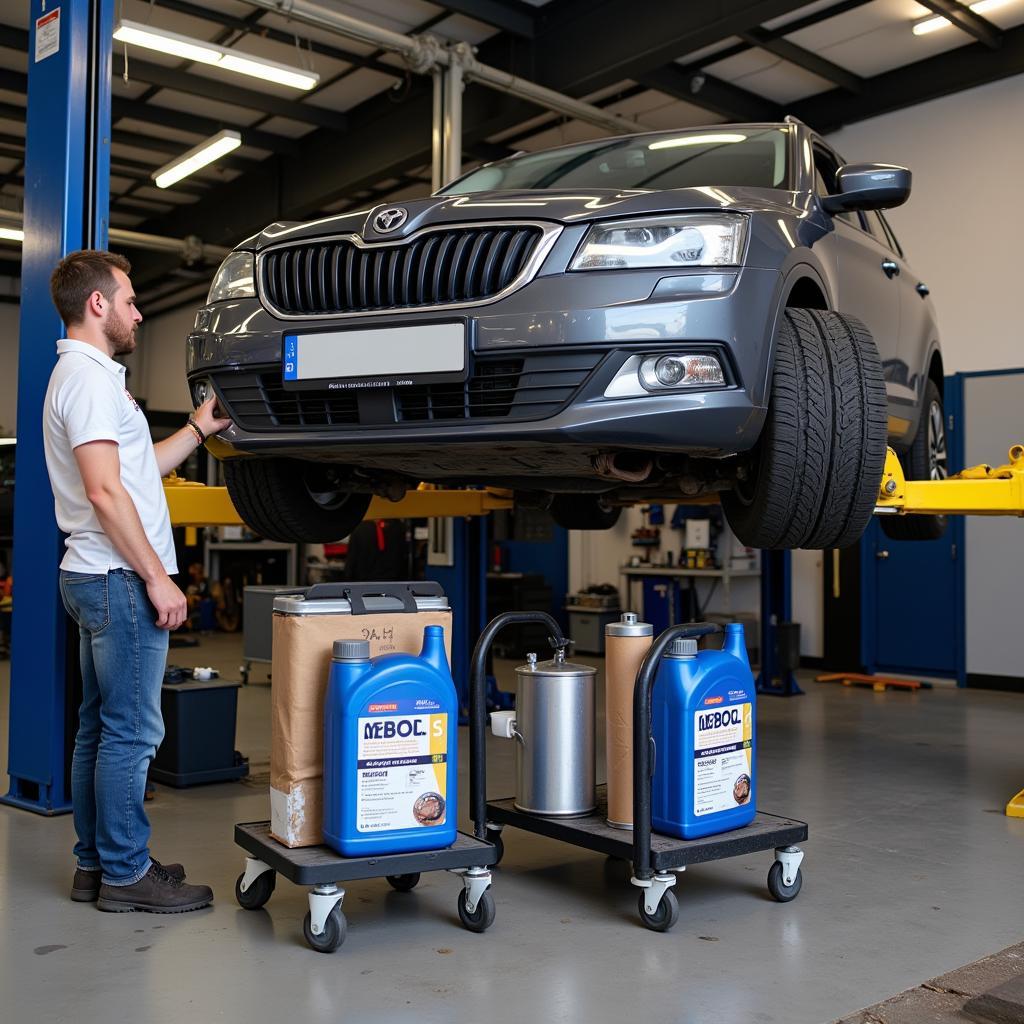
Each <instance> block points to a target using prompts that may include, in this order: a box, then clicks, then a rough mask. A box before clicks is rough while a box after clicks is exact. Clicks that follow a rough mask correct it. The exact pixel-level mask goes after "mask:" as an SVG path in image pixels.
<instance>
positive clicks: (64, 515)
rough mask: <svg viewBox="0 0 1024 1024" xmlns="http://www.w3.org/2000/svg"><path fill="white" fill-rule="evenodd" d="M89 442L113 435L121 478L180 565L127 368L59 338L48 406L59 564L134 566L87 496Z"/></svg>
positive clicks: (92, 569)
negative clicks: (82, 462)
mask: <svg viewBox="0 0 1024 1024" xmlns="http://www.w3.org/2000/svg"><path fill="white" fill-rule="evenodd" d="M89 441H114V442H116V444H117V446H118V456H119V458H120V460H121V482H122V483H123V484H124V486H125V490H127V491H128V493H129V495H131V499H132V501H133V502H134V503H135V507H136V509H138V513H139V519H140V520H142V528H143V529H144V530H145V531H146V536H147V537H148V538H149V543H150V544H152V545H153V550H154V551H155V552H156V554H157V557H158V558H159V559H160V561H161V562H162V563H163V567H164V569H166V570H167V573H168V574H169V575H170V574H173V573H176V572H177V571H178V565H177V562H176V560H175V557H174V538H173V536H172V534H171V517H170V515H169V514H168V512H167V499H166V498H165V497H164V488H163V484H162V483H161V481H160V470H159V468H158V467H157V464H156V453H155V452H154V451H153V441H152V438H151V437H150V433H149V424H148V423H147V422H146V417H145V416H144V415H143V413H142V410H141V409H140V408H139V406H138V403H137V402H136V401H135V399H134V398H132V396H131V395H130V394H129V392H128V389H127V388H126V387H125V368H124V367H123V366H122V365H121V364H120V363H116V362H114V360H113V359H111V358H110V357H109V356H107V355H106V353H104V352H101V351H100V350H99V349H97V348H95V347H94V346H92V345H87V344H86V343H85V342H84V341H72V340H69V339H66V338H65V339H63V340H61V341H58V342H57V365H56V366H55V367H54V368H53V373H51V374H50V385H49V387H48V388H47V389H46V400H45V402H44V405H43V442H44V444H45V447H46V469H47V471H48V472H49V474H50V486H51V487H52V488H53V497H54V504H55V507H56V511H57V525H58V526H59V527H60V528H61V530H63V531H64V533H66V534H67V535H68V538H67V540H66V541H65V546H66V547H67V551H66V553H65V555H64V558H63V560H62V561H61V563H60V567H61V568H62V569H66V570H67V571H68V572H85V573H105V572H108V571H109V570H110V569H122V568H123V569H130V568H132V567H131V566H130V565H129V564H128V563H127V562H126V561H125V560H124V558H122V557H121V554H120V552H119V551H118V550H117V548H116V547H114V545H113V543H112V542H111V541H110V539H109V538H108V537H107V535H106V534H105V533H104V532H103V527H102V526H100V522H99V520H98V519H97V518H96V512H95V510H94V509H93V507H92V503H91V502H90V501H89V499H88V498H87V497H86V494H85V485H84V484H83V483H82V475H81V473H79V471H78V463H77V462H76V461H75V455H74V450H75V448H77V447H78V446H79V445H82V444H86V443H88V442H89Z"/></svg>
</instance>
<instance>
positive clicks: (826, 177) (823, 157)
mask: <svg viewBox="0 0 1024 1024" xmlns="http://www.w3.org/2000/svg"><path fill="white" fill-rule="evenodd" d="M838 169H839V167H838V165H837V164H836V161H835V159H834V158H833V156H832V155H831V153H829V152H827V151H826V150H824V149H819V148H818V147H817V146H815V147H814V190H815V192H817V193H818V195H819V196H821V197H822V198H824V197H825V196H831V195H835V193H836V171H837V170H838ZM833 216H834V217H836V218H837V219H839V220H844V221H846V223H847V224H850V225H851V226H853V227H855V228H859V227H860V221H858V220H857V215H856V214H854V213H836V214H833Z"/></svg>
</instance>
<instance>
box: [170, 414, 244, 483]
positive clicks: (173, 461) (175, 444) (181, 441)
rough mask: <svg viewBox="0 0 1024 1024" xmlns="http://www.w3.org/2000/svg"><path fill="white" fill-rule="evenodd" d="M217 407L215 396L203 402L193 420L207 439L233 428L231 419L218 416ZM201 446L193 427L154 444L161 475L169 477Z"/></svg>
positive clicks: (183, 428)
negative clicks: (169, 474) (168, 475)
mask: <svg viewBox="0 0 1024 1024" xmlns="http://www.w3.org/2000/svg"><path fill="white" fill-rule="evenodd" d="M216 406H217V398H216V396H214V397H211V398H208V399H207V400H206V401H205V402H203V404H202V405H201V406H199V408H198V409H196V411H195V413H194V414H193V417H192V418H193V419H194V420H195V421H196V424H197V425H198V427H199V429H200V430H201V431H202V432H203V435H204V436H205V437H210V436H211V435H212V434H216V433H218V432H219V431H221V430H226V429H227V428H228V427H230V426H231V420H230V419H228V418H227V417H226V416H218V415H217V409H216ZM200 444H201V442H200V440H199V435H198V434H197V433H196V432H195V431H194V430H193V429H192V428H191V427H182V428H181V430H179V431H177V432H176V433H174V434H171V436H170V437H167V438H164V440H163V441H158V442H157V443H156V444H154V445H153V451H154V452H155V453H156V464H157V466H158V467H159V469H160V475H161V476H167V474H168V473H170V472H171V470H173V469H177V468H178V466H180V465H181V464H182V463H183V462H184V461H185V460H186V459H187V458H188V457H189V456H190V455H191V454H192V453H193V452H194V451H195V450H196V448H198V447H199V445H200Z"/></svg>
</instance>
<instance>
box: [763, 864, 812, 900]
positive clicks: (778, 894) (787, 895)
mask: <svg viewBox="0 0 1024 1024" xmlns="http://www.w3.org/2000/svg"><path fill="white" fill-rule="evenodd" d="M803 884H804V876H803V875H802V874H801V872H800V869H799V868H797V869H796V878H794V879H793V883H792V884H791V885H786V883H785V882H784V881H783V880H782V865H781V864H780V863H779V862H778V861H776V862H775V863H774V864H773V865H772V866H771V868H769V870H768V891H769V892H770V893H771V894H772V896H774V897H775V899H777V900H778V901H779V902H780V903H788V902H789V901H790V900H795V899H796V898H797V895H798V894H799V892H800V887H801V886H802V885H803Z"/></svg>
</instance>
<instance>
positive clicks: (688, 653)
mask: <svg viewBox="0 0 1024 1024" xmlns="http://www.w3.org/2000/svg"><path fill="white" fill-rule="evenodd" d="M665 655H666V657H669V658H696V657H697V641H696V640H694V639H693V637H681V636H680V637H676V639H675V640H673V641H672V643H670V644H669V645H668V650H667V651H666V652H665Z"/></svg>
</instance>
